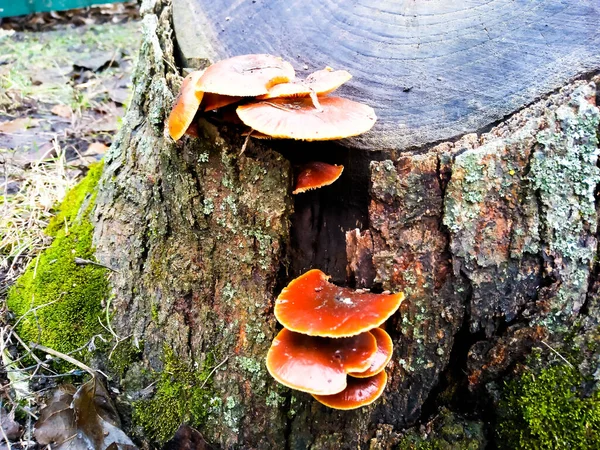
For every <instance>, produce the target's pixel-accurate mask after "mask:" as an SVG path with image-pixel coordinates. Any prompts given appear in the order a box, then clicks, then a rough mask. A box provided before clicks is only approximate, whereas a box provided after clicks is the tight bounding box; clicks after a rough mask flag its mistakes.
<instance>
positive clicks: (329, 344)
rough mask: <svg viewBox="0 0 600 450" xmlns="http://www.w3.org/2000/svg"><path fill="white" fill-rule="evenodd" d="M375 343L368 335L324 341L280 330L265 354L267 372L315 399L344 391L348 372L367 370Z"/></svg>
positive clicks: (370, 335) (375, 347)
mask: <svg viewBox="0 0 600 450" xmlns="http://www.w3.org/2000/svg"><path fill="white" fill-rule="evenodd" d="M376 350H377V342H376V340H375V337H374V336H373V335H372V334H371V333H368V332H367V333H362V334H359V335H356V336H352V337H348V338H343V339H325V338H320V337H314V336H307V335H304V334H299V333H294V332H292V331H289V330H286V329H283V330H281V331H280V332H279V334H278V335H277V336H276V337H275V339H274V340H273V344H272V345H271V348H270V349H269V352H268V353H267V369H268V370H269V373H270V374H271V376H273V378H275V379H276V380H277V381H279V382H280V383H281V384H283V385H285V386H288V387H291V388H294V389H298V390H300V391H304V392H308V393H311V394H318V395H331V394H335V393H338V392H341V391H343V390H344V389H345V388H346V378H347V376H346V374H347V373H348V372H356V371H359V372H360V371H364V370H367V369H368V368H369V367H370V366H371V361H372V360H373V357H374V355H375V352H376Z"/></svg>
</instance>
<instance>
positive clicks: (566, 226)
mask: <svg viewBox="0 0 600 450" xmlns="http://www.w3.org/2000/svg"><path fill="white" fill-rule="evenodd" d="M594 93H595V86H594V85H592V84H589V85H583V86H580V87H579V88H577V89H576V90H575V91H574V92H573V94H572V95H571V101H570V104H569V105H562V106H560V107H558V108H557V109H556V110H555V111H554V112H550V113H548V114H547V115H546V120H547V123H548V126H547V127H546V128H545V129H544V130H542V131H541V132H539V133H538V135H537V141H538V143H539V145H538V147H537V149H536V151H535V152H534V154H533V157H532V161H531V172H530V180H531V182H532V184H533V186H534V188H535V189H536V190H537V192H538V195H539V201H540V203H541V212H542V214H541V219H542V223H543V240H544V242H545V243H546V245H545V248H544V250H545V252H546V253H547V254H548V255H550V256H551V257H552V258H554V260H555V269H556V270H558V272H559V273H560V278H561V285H560V288H559V292H558V294H557V295H556V296H553V299H554V301H553V303H552V304H551V305H550V307H551V310H552V312H553V314H552V315H551V316H549V319H548V321H549V323H548V324H549V325H550V324H551V322H553V321H554V318H555V317H563V318H566V317H568V316H571V315H573V314H576V313H577V312H578V311H579V309H580V308H581V306H582V305H583V302H584V300H585V293H586V290H587V280H588V276H589V271H590V264H591V262H592V261H593V258H594V253H595V250H596V239H595V238H594V235H595V233H596V228H597V225H596V224H597V220H598V217H597V213H596V202H595V198H594V191H595V189H596V185H597V184H598V182H600V170H599V169H598V167H597V165H596V164H597V160H598V136H597V130H598V124H599V123H600V112H599V110H598V108H597V107H596V106H594V105H593V104H592V103H591V102H590V101H589V99H590V98H591V97H592V96H593V95H594Z"/></svg>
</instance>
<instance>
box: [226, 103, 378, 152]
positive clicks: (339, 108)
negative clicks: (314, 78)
mask: <svg viewBox="0 0 600 450" xmlns="http://www.w3.org/2000/svg"><path fill="white" fill-rule="evenodd" d="M319 103H320V108H321V109H320V110H319V109H317V108H316V107H315V105H314V103H313V100H312V99H311V98H275V99H271V100H265V101H261V102H256V103H248V104H247V105H240V106H238V108H237V114H238V116H239V118H240V119H241V121H242V122H244V124H245V125H247V126H249V127H250V128H252V129H254V130H256V131H259V132H260V133H263V134H268V135H269V136H272V137H274V138H277V139H298V140H304V141H329V140H334V139H343V138H347V137H352V136H357V135H359V134H362V133H366V132H367V131H369V130H370V129H371V128H372V127H373V125H375V121H376V120H377V116H376V115H375V111H373V108H371V107H370V106H367V105H364V104H362V103H358V102H355V101H352V100H348V99H346V98H341V97H319Z"/></svg>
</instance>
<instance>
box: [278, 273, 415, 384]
mask: <svg viewBox="0 0 600 450" xmlns="http://www.w3.org/2000/svg"><path fill="white" fill-rule="evenodd" d="M328 280H329V277H328V276H327V275H325V274H324V273H323V272H321V271H320V270H318V269H313V270H309V271H308V272H306V273H305V274H303V275H301V276H299V277H298V278H296V279H295V280H293V281H292V282H291V283H290V284H288V285H287V286H286V287H285V288H284V289H283V291H281V294H279V297H277V300H276V301H275V317H276V318H277V320H278V321H279V322H280V323H281V324H282V325H283V326H284V327H285V328H287V329H289V330H292V331H295V332H297V333H303V334H308V335H311V336H323V337H333V338H340V337H348V336H354V335H356V334H359V333H363V332H365V331H369V330H371V329H373V328H376V327H378V326H379V325H381V324H382V323H383V322H385V321H386V320H387V319H388V318H389V317H390V316H391V315H392V314H394V312H396V310H397V309H398V308H399V307H400V303H402V300H403V299H404V294H403V293H402V292H400V293H398V294H374V293H371V292H356V291H355V290H353V289H350V288H345V287H339V286H336V285H335V284H332V283H329V281H328ZM365 370H366V369H365ZM355 372H360V370H356V371H355Z"/></svg>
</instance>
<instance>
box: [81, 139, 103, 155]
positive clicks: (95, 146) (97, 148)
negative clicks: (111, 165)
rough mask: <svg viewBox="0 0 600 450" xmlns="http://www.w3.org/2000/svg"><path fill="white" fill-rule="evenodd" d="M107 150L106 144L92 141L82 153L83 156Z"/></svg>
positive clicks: (100, 153) (99, 153)
mask: <svg viewBox="0 0 600 450" xmlns="http://www.w3.org/2000/svg"><path fill="white" fill-rule="evenodd" d="M106 150H108V146H106V145H104V144H103V143H102V142H92V143H91V144H90V145H89V146H88V148H87V150H86V151H85V152H84V153H83V155H84V156H93V155H104V153H106Z"/></svg>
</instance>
